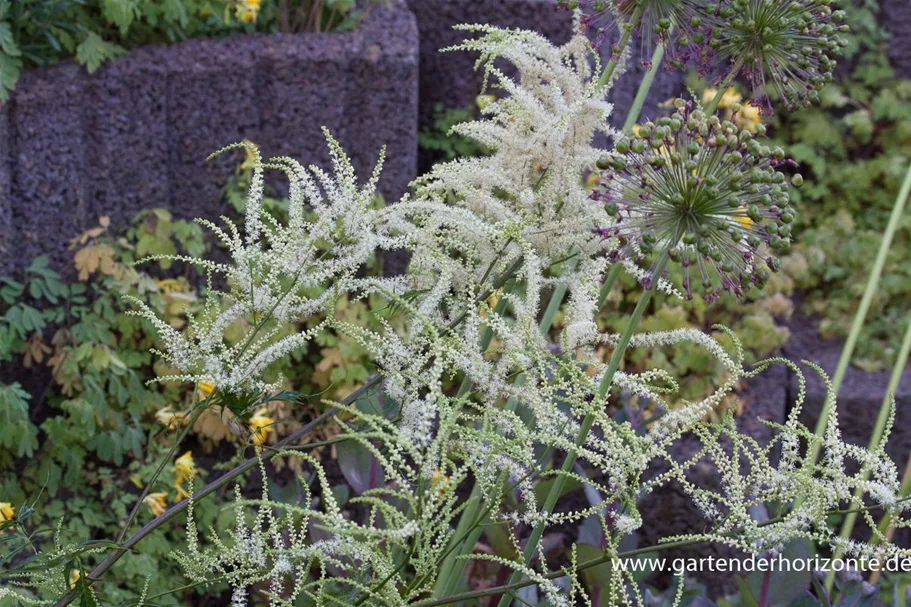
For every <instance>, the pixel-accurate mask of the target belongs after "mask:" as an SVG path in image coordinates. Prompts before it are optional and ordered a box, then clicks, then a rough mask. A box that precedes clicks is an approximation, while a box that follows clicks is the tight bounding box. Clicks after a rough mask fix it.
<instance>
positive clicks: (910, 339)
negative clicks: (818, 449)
mask: <svg viewBox="0 0 911 607" xmlns="http://www.w3.org/2000/svg"><path fill="white" fill-rule="evenodd" d="M909 354H911V319H909V320H908V329H907V331H905V337H904V339H903V340H902V345H901V348H900V349H899V352H898V358H896V359H895V366H894V367H893V368H892V376H891V377H890V378H889V386H888V387H887V388H886V395H885V396H884V397H883V402H882V404H880V406H879V414H878V415H877V416H876V424H875V425H874V426H873V435H872V436H871V437H870V445H869V449H870V450H871V451H873V450H874V449H877V448H879V447H880V445H881V443H882V439H883V432H884V431H885V428H886V422H887V421H888V420H889V413H890V412H891V411H892V399H893V397H894V396H895V393H896V392H897V391H898V385H899V384H900V383H901V380H902V374H903V372H904V370H905V367H906V366H907V365H908V356H909ZM908 461H909V463H911V458H909V460H908ZM909 470H911V468H909ZM860 474H861V480H863V481H866V480H867V479H868V478H869V477H870V469H869V468H868V467H864V469H863V470H861V473H860ZM907 480H908V479H907V478H905V479H904V482H903V483H902V489H904V485H905V484H906V483H907ZM863 496H864V491H863V489H861V488H859V487H858V488H857V490H856V491H855V492H854V498H855V500H861V499H863ZM888 521H889V514H888V513H886V515H885V516H884V517H883V521H881V522H880V526H881V527H882V526H883V522H885V527H886V528H888V526H889V522H888ZM856 522H857V513H856V512H855V513H852V514H849V515H848V516H847V517H846V518H845V521H844V523H843V524H842V526H841V532H840V534H839V535H840V536H841V537H842V538H844V539H848V538H850V537H851V532H852V531H853V530H854V524H855V523H856ZM873 539H876V540H878V539H879V538H878V537H877V536H874V537H873ZM843 553H844V550H843V549H842V547H841V546H839V547H838V549H837V550H836V551H835V556H834V558H835V559H836V560H837V559H840V558H841V556H842V554H843ZM834 583H835V576H834V571H830V572H829V576H828V577H827V578H826V588H827V589H828V590H829V591H831V590H832V586H833V584H834Z"/></svg>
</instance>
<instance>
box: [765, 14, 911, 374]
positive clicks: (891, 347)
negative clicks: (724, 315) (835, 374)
mask: <svg viewBox="0 0 911 607" xmlns="http://www.w3.org/2000/svg"><path fill="white" fill-rule="evenodd" d="M874 9H875V3H874V2H870V1H868V2H864V3H861V4H860V5H858V6H852V7H849V10H850V12H851V16H850V19H851V22H852V23H856V24H858V26H857V27H855V28H854V29H855V31H856V34H855V36H853V37H852V49H853V57H852V60H853V66H852V67H851V68H850V69H849V71H847V72H846V73H845V75H844V77H842V78H839V79H836V82H834V83H832V84H830V85H829V86H828V87H826V89H825V90H824V93H823V95H822V103H821V105H820V106H819V107H815V108H811V109H807V110H804V111H800V112H796V113H793V114H782V115H780V116H777V117H776V119H775V121H774V123H773V127H774V133H775V135H776V138H777V139H778V141H779V143H780V144H781V145H782V146H783V147H785V149H786V151H787V153H788V155H789V156H791V157H793V158H794V159H795V160H796V161H797V162H799V163H800V164H801V168H802V171H803V175H804V177H805V178H806V182H805V184H804V186H803V187H802V188H801V190H800V192H799V196H800V200H799V202H798V204H799V206H800V209H801V212H800V215H799V217H798V222H799V224H800V225H799V227H798V228H796V229H795V232H796V233H797V234H799V238H798V239H797V240H796V246H795V247H794V252H793V255H792V258H791V259H790V260H789V261H785V263H784V266H785V270H786V271H787V272H788V273H789V274H790V275H791V277H792V278H793V280H794V282H795V285H796V286H797V287H798V288H799V289H800V291H801V292H802V293H803V294H804V296H805V302H806V303H805V307H806V309H807V311H809V312H812V313H814V314H816V315H818V316H819V317H820V318H821V325H820V331H821V334H822V336H823V337H827V338H831V337H844V336H846V335H847V333H848V331H849V329H850V325H851V320H852V319H853V317H854V314H855V312H856V310H857V306H858V305H859V302H860V299H861V294H862V292H863V289H864V286H865V285H866V282H867V277H868V276H869V271H870V267H871V264H872V260H873V258H874V257H875V255H876V251H877V249H878V247H879V243H880V237H881V234H882V233H883V230H884V229H885V226H886V224H887V222H888V218H889V214H890V211H891V209H892V205H893V203H894V201H895V197H896V195H897V193H898V189H899V187H900V185H901V180H902V177H903V176H904V174H905V172H906V170H907V167H908V163H909V161H911V81H908V80H903V79H901V78H900V77H899V75H898V74H896V73H895V71H894V70H893V69H892V68H891V67H890V66H889V63H888V60H887V58H886V54H885V43H884V36H883V34H882V32H880V30H879V29H878V26H877V24H876V18H875V13H874ZM909 257H911V216H909V215H908V214H907V213H906V214H905V216H904V218H903V219H902V223H901V225H900V228H899V231H898V233H897V234H896V237H895V240H894V242H893V244H892V248H891V250H890V253H889V257H888V260H887V263H886V267H885V270H884V272H883V279H882V280H881V282H880V284H879V289H878V291H877V294H876V297H875V299H874V301H873V306H872V309H871V311H870V314H869V315H868V317H867V323H866V325H865V327H864V333H863V334H862V336H861V338H860V340H859V342H858V346H857V351H856V354H855V359H854V363H855V364H857V365H858V366H861V367H863V368H865V369H869V370H875V369H880V368H882V367H883V366H886V365H889V364H891V360H892V359H893V358H894V356H895V352H896V351H897V348H898V344H899V341H900V339H901V335H902V333H903V329H902V327H903V326H906V323H907V322H908V318H907V312H908V309H907V302H908V301H909V298H911V266H909V264H908V263H907V260H908V259H909Z"/></svg>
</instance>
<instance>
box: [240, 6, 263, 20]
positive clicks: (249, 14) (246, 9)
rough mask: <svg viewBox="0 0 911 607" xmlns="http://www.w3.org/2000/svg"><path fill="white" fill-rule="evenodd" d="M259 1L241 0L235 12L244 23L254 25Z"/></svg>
mask: <svg viewBox="0 0 911 607" xmlns="http://www.w3.org/2000/svg"><path fill="white" fill-rule="evenodd" d="M260 2H261V0H241V2H240V4H239V5H238V7H237V12H238V14H239V15H240V18H241V19H242V20H243V22H244V23H251V22H252V23H256V15H257V14H258V13H259V7H260Z"/></svg>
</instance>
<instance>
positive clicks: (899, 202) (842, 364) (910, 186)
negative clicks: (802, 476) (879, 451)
mask: <svg viewBox="0 0 911 607" xmlns="http://www.w3.org/2000/svg"><path fill="white" fill-rule="evenodd" d="M909 194H911V167H908V173H907V174H906V175H905V181H904V183H903V184H902V187H901V190H900V191H899V193H898V196H897V197H896V198H895V205H894V206H893V207H892V216H891V217H890V218H889V224H888V225H887V226H886V231H885V232H884V233H883V238H882V242H881V243H880V245H879V252H878V253H877V254H876V261H875V262H874V263H873V269H872V270H871V271H870V279H869V280H868V281H867V286H866V288H865V289H864V294H863V298H862V299H861V300H860V307H858V308H857V313H856V314H855V315H854V321H853V322H852V323H851V331H850V333H849V334H848V340H847V341H846V342H845V346H844V349H842V351H841V358H839V359H838V366H837V367H836V368H835V377H834V378H833V379H832V393H833V394H834V395H835V396H838V391H839V389H840V388H841V382H842V380H843V379H844V377H845V372H846V371H847V370H848V365H849V364H850V362H851V357H852V356H853V354H854V347H855V346H856V345H857V340H858V338H859V337H860V331H861V329H862V328H863V325H864V320H865V319H866V317H867V312H869V311H870V304H871V303H872V302H873V296H874V295H875V294H876V288H877V286H878V285H879V279H880V277H881V276H882V273H883V267H885V265H886V257H888V255H889V247H890V246H891V245H892V239H893V238H894V237H895V232H896V231H897V230H898V224H899V223H900V222H901V218H902V213H903V212H904V210H905V204H906V203H907V202H908V195H909ZM832 400H834V399H832ZM830 403H831V400H829V401H827V404H825V405H823V408H822V410H821V411H820V412H819V419H818V420H817V421H816V430H815V433H816V436H818V437H820V438H822V437H823V435H824V434H825V432H826V424H827V423H828V419H829V413H830V409H831V404H830ZM820 442H821V441H814V443H813V444H812V445H811V446H810V448H809V450H808V452H807V463H808V464H809V465H811V466H812V465H813V464H815V463H816V460H817V458H818V457H819V450H820Z"/></svg>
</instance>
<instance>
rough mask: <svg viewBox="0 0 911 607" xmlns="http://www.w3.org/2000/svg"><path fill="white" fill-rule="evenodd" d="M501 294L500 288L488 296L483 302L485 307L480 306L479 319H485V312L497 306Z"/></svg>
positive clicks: (501, 288) (501, 289)
mask: <svg viewBox="0 0 911 607" xmlns="http://www.w3.org/2000/svg"><path fill="white" fill-rule="evenodd" d="M502 294H503V287H500V288H499V289H497V290H496V291H494V292H493V293H491V294H490V296H489V297H488V298H487V301H486V302H485V303H486V304H487V305H486V306H481V318H486V317H487V310H493V309H494V308H496V307H497V304H498V303H500V295H502Z"/></svg>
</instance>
